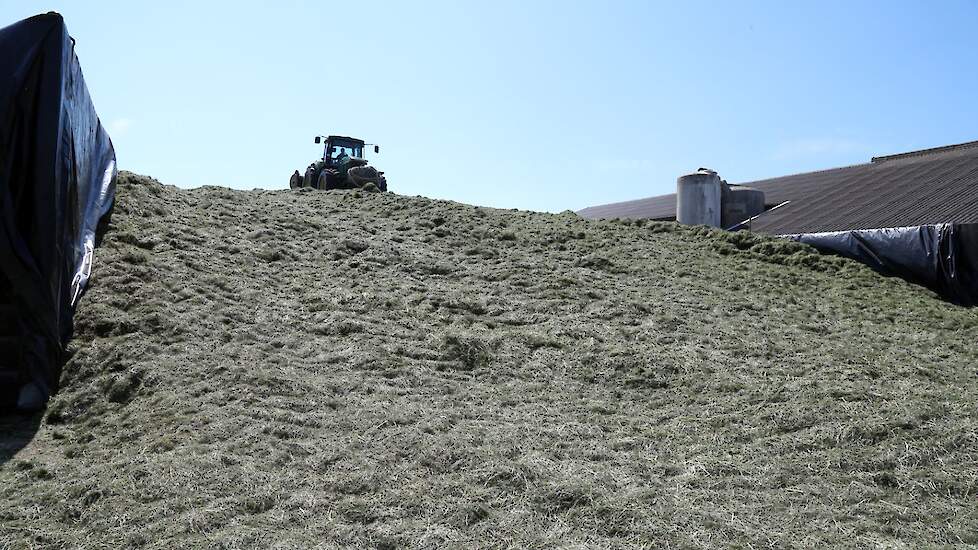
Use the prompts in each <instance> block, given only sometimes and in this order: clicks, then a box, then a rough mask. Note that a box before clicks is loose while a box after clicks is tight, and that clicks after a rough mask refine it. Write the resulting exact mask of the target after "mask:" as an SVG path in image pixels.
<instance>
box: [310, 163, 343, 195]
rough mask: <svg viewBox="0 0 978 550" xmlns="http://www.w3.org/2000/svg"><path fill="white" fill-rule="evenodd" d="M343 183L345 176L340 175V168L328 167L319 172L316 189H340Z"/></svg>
mask: <svg viewBox="0 0 978 550" xmlns="http://www.w3.org/2000/svg"><path fill="white" fill-rule="evenodd" d="M342 183H343V177H342V176H340V173H339V171H338V170H336V169H334V168H326V169H325V170H323V171H322V172H320V174H319V180H318V181H317V184H316V189H322V190H324V191H325V190H328V189H339V188H340V187H341V184H342Z"/></svg>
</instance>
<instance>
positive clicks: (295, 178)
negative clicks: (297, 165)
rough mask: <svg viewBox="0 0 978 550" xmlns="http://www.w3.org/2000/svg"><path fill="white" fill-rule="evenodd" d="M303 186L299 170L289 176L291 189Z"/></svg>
mask: <svg viewBox="0 0 978 550" xmlns="http://www.w3.org/2000/svg"><path fill="white" fill-rule="evenodd" d="M300 187H302V174H300V173H299V171H298V170H296V171H295V172H293V173H292V177H291V178H289V189H298V188H300Z"/></svg>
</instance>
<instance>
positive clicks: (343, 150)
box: [329, 144, 363, 160]
mask: <svg viewBox="0 0 978 550" xmlns="http://www.w3.org/2000/svg"><path fill="white" fill-rule="evenodd" d="M343 155H346V156H348V157H362V156H363V147H362V146H360V145H351V144H343V145H340V144H336V145H333V146H332V147H330V149H329V158H331V159H333V160H336V159H338V158H340V157H341V156H343Z"/></svg>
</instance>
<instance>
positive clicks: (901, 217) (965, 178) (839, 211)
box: [578, 141, 978, 234]
mask: <svg viewBox="0 0 978 550" xmlns="http://www.w3.org/2000/svg"><path fill="white" fill-rule="evenodd" d="M742 185H747V186H750V187H754V188H756V189H760V190H762V191H764V195H765V202H766V203H767V204H769V205H775V204H779V203H782V202H784V201H790V203H789V204H788V205H786V206H784V207H783V208H779V209H777V210H774V211H772V212H770V213H768V214H764V215H762V216H760V217H759V218H757V219H756V220H754V221H753V222H752V223H751V229H752V230H754V231H761V232H765V233H774V234H783V233H813V232H821V231H844V230H849V229H875V228H880V227H905V226H913V225H924V224H931V223H950V222H954V223H978V141H975V142H970V143H963V144H960V145H951V146H947V147H939V148H936V149H926V150H923V151H913V152H910V153H902V154H899V155H890V156H885V157H874V158H873V160H872V162H869V163H866V164H857V165H855V166H845V167H842V168H832V169H829V170H821V171H818V172H808V173H804V174H794V175H790V176H781V177H777V178H770V179H765V180H758V181H752V182H744V183H743V184H742ZM578 214H580V215H581V216H584V217H586V218H650V219H660V220H672V219H675V218H676V195H675V194H670V195H662V196H659V197H650V198H647V199H639V200H634V201H627V202H620V203H614V204H606V205H601V206H593V207H590V208H585V209H583V210H581V211H580V212H578Z"/></svg>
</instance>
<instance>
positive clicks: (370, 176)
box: [347, 166, 386, 191]
mask: <svg viewBox="0 0 978 550" xmlns="http://www.w3.org/2000/svg"><path fill="white" fill-rule="evenodd" d="M347 174H348V175H349V177H350V181H351V182H352V183H353V186H354V187H356V188H360V187H363V186H364V185H367V184H368V183H372V184H374V185H375V186H377V189H380V190H381V191H383V190H384V187H386V185H385V186H383V187H381V182H383V181H384V177H383V176H381V175H380V172H378V171H377V169H376V168H374V167H373V166H357V167H355V168H350V169H349V170H348V171H347Z"/></svg>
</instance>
